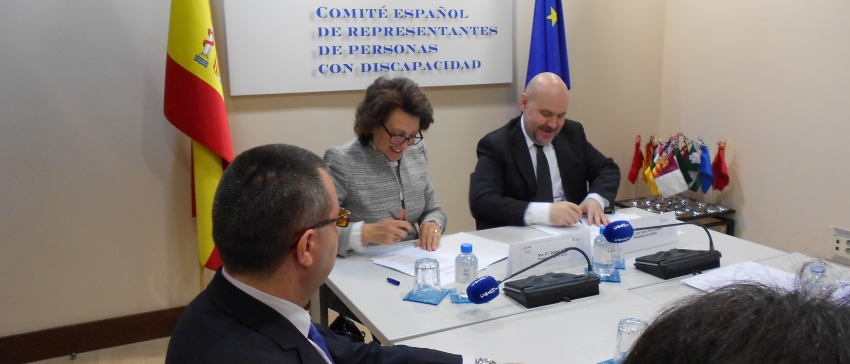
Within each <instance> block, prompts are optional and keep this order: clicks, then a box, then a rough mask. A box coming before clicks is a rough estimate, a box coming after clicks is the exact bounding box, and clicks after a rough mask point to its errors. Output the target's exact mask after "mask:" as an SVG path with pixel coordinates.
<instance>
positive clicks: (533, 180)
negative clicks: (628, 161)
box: [469, 72, 620, 230]
mask: <svg viewBox="0 0 850 364" xmlns="http://www.w3.org/2000/svg"><path fill="white" fill-rule="evenodd" d="M568 102H569V96H568V93H567V86H566V85H565V84H564V81H562V80H561V78H560V77H558V75H556V74H554V73H548V72H546V73H541V74H539V75H537V76H535V77H534V78H533V79H532V80H531V82H529V83H528V85H527V86H526V89H525V93H523V94H522V97H521V98H520V108H521V109H522V115H521V116H519V117H517V118H515V119H513V120H511V121H509V122H508V123H507V124H506V125H505V126H503V127H501V128H499V129H497V130H495V131H493V132H491V133H489V134H487V135H486V136H484V138H481V141H479V142H478V149H477V153H478V164H477V165H476V166H475V172H473V173H472V176H471V177H470V183H469V207H470V209H471V210H472V216H473V217H474V218H475V224H476V227H477V228H478V229H479V230H480V229H488V228H493V227H499V226H508V225H514V226H521V225H531V224H549V225H564V226H566V225H572V224H574V223H576V222H578V221H579V220H580V219H581V216H582V214H587V219H588V223H590V224H594V225H605V224H608V218H607V217H606V216H605V213H604V209H606V208H608V207H609V206H610V205H611V204H612V203H613V201H614V198H615V197H616V196H617V189H618V188H619V186H620V168H619V167H617V164H616V163H614V161H613V160H612V159H611V158H606V157H605V156H604V155H602V153H600V152H599V151H598V150H596V148H594V147H593V145H591V144H590V142H588V141H587V138H586V137H585V135H584V128H583V127H582V126H581V124H579V123H578V122H575V121H572V120H567V119H566V117H565V116H566V114H567V104H568ZM541 161H543V163H540V162H541Z"/></svg>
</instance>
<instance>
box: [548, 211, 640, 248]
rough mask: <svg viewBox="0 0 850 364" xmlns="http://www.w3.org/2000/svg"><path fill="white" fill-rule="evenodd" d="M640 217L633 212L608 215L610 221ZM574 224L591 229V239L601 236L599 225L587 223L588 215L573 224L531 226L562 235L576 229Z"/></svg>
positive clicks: (550, 233)
mask: <svg viewBox="0 0 850 364" xmlns="http://www.w3.org/2000/svg"><path fill="white" fill-rule="evenodd" d="M637 218H640V216H638V215H633V214H624V213H622V212H614V214H613V215H608V220H609V221H618V220H632V219H637ZM573 226H583V227H585V228H586V229H588V230H590V240H591V241H593V239H596V237H597V236H599V226H596V225H589V224H588V223H587V217H582V218H581V222H577V223H575V224H572V225H571V226H552V225H531V227H533V228H535V229H537V230H540V231H542V232H544V233H546V234H549V235H562V234H570V233H572V232H573V231H574V230H573V229H572V227H573Z"/></svg>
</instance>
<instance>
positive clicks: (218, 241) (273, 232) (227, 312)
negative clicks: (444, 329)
mask: <svg viewBox="0 0 850 364" xmlns="http://www.w3.org/2000/svg"><path fill="white" fill-rule="evenodd" d="M334 195H335V190H334V185H333V182H332V181H331V179H330V176H329V175H328V174H327V172H326V170H325V167H324V163H323V161H322V159H321V158H319V156H317V155H315V154H313V153H312V152H309V151H307V150H305V149H302V148H298V147H295V146H290V145H283V144H278V145H266V146H262V147H257V148H253V149H251V150H248V151H246V152H244V153H242V154H241V155H239V156H238V157H236V159H234V161H233V163H232V164H230V166H229V167H228V168H227V169H226V170H225V171H224V174H223V176H222V178H221V181H220V182H219V185H218V189H217V191H216V195H215V200H214V204H213V239H214V241H215V245H216V247H217V248H218V249H219V253H220V255H221V259H222V262H223V264H224V267H223V268H221V269H219V270H218V271H217V272H216V274H215V276H214V277H213V279H212V281H211V282H210V284H209V286H207V288H206V289H205V290H204V291H203V292H201V293H200V294H199V295H198V296H197V297H195V299H193V300H192V302H191V303H189V305H188V306H186V309H185V310H183V312H182V314H181V315H180V318H179V319H178V320H177V325H176V326H175V328H174V331H173V332H172V335H171V340H170V342H169V344H168V352H167V354H166V357H165V362H166V363H260V362H262V363H272V362H274V363H323V364H328V363H331V364H333V363H337V364H342V363H461V362H462V360H463V358H462V357H461V356H459V355H453V354H448V353H444V352H440V351H435V350H429V349H419V348H412V347H407V346H403V345H397V346H392V347H383V346H381V345H380V344H378V343H375V342H372V343H369V344H363V343H353V342H352V341H351V340H350V339H349V338H347V337H344V336H339V335H336V334H334V333H332V332H330V331H329V330H328V329H327V328H325V327H322V326H317V325H314V324H313V323H312V322H310V315H309V313H308V312H307V311H306V310H305V309H304V307H305V306H307V305H308V303H309V301H310V297H311V296H312V295H313V294H314V293H315V292H316V290H317V289H318V288H319V286H320V285H321V284H322V283H323V282H324V281H325V279H326V278H327V277H328V274H329V273H330V272H331V269H332V268H333V266H334V262H335V261H336V249H337V230H336V227H337V226H346V225H347V224H348V221H349V218H350V216H349V214H348V213H347V212H346V211H344V210H343V209H340V208H339V204H338V203H337V201H336V199H335V198H334Z"/></svg>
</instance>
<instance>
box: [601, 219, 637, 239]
mask: <svg viewBox="0 0 850 364" xmlns="http://www.w3.org/2000/svg"><path fill="white" fill-rule="evenodd" d="M599 233H600V234H602V236H604V237H605V239H606V240H608V241H609V242H611V243H623V242H626V241H629V239H631V238H632V237H634V236H635V228H633V227H632V224H629V222H628V221H625V220H619V221H614V222H612V223H610V224H608V225H606V226H603V227H602V228H600V229H599Z"/></svg>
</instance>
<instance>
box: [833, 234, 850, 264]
mask: <svg viewBox="0 0 850 364" xmlns="http://www.w3.org/2000/svg"><path fill="white" fill-rule="evenodd" d="M829 229H830V231H832V238H831V239H830V241H829V245H830V251H831V254H829V255H827V256H830V255H831V256H832V259H831V260H834V261H836V262H839V263H843V264H847V265H850V230H848V229H842V228H837V227H835V226H830V227H829Z"/></svg>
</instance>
